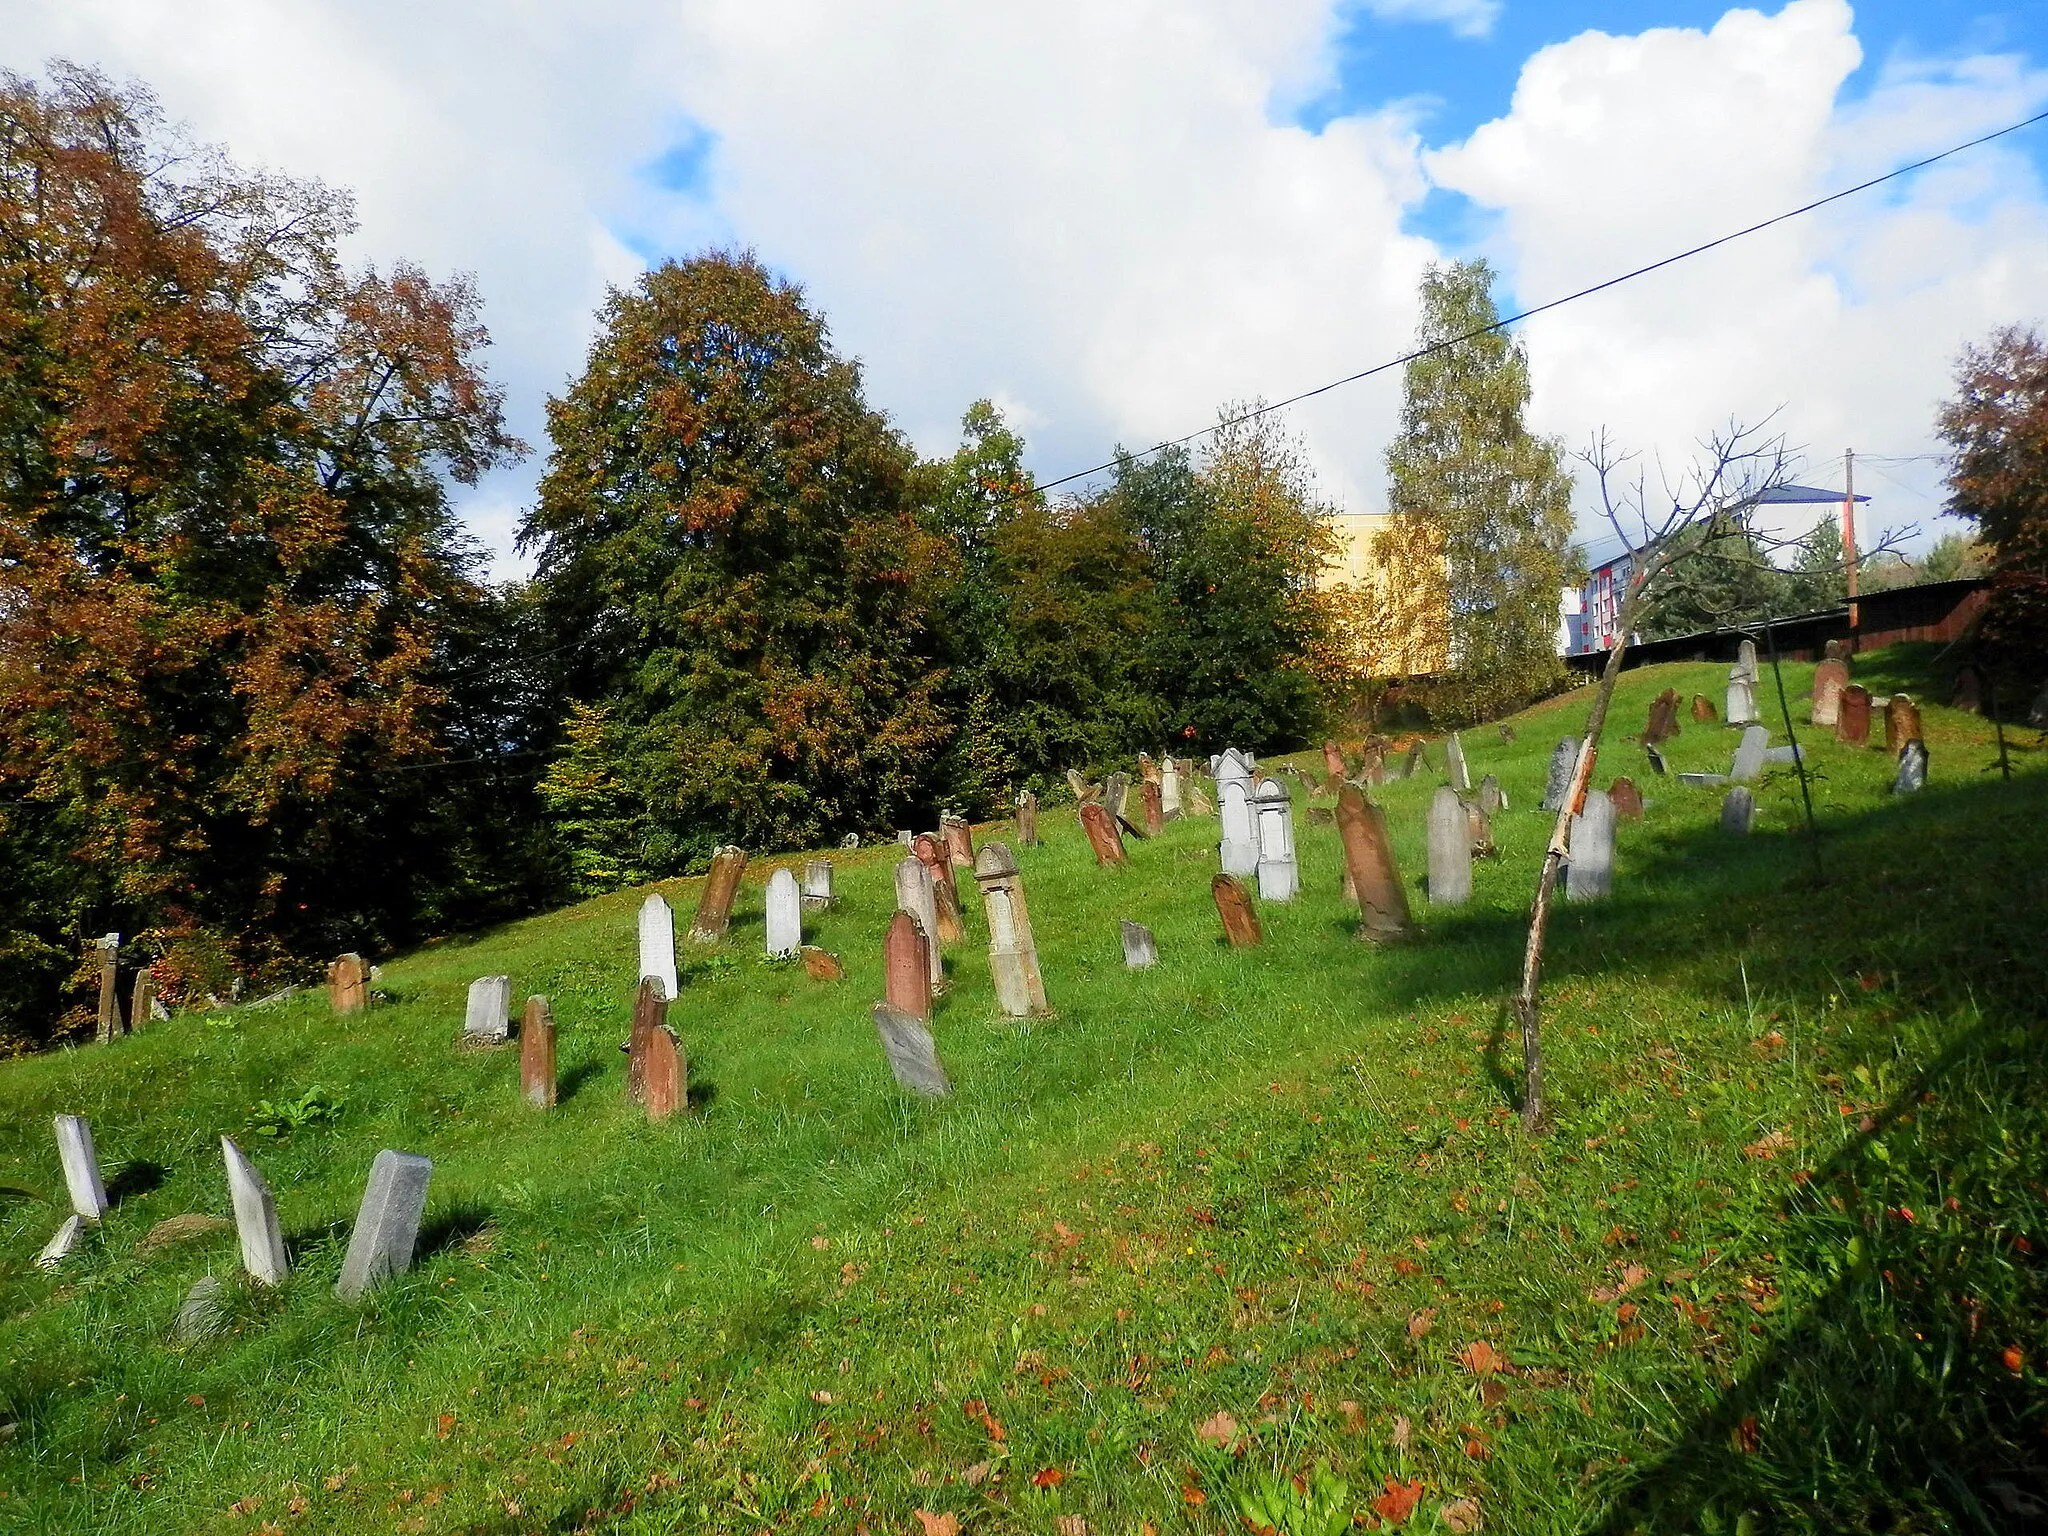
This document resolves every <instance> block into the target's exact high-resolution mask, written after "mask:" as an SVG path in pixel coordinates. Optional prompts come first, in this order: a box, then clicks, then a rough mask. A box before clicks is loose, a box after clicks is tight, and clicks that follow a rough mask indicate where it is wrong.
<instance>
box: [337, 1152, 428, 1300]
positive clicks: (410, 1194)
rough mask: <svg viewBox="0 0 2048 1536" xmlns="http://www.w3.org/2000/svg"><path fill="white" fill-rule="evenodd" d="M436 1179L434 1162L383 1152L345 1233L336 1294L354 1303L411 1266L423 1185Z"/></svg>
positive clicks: (424, 1202) (422, 1207) (423, 1202)
mask: <svg viewBox="0 0 2048 1536" xmlns="http://www.w3.org/2000/svg"><path fill="white" fill-rule="evenodd" d="M433 1176H434V1164H433V1161H432V1159H430V1158H425V1157H421V1156H419V1155H417V1154H416V1153H412V1152H393V1151H391V1150H390V1149H388V1148H387V1149H386V1150H384V1151H382V1152H379V1153H378V1154H377V1159H376V1161H375V1162H373V1163H371V1164H370V1181H369V1183H368V1185H367V1186H366V1187H365V1188H364V1190H363V1203H362V1206H361V1208H360V1209H358V1210H357V1212H356V1225H355V1230H354V1231H353V1232H351V1233H350V1234H349V1239H348V1255H347V1257H345V1258H344V1259H343V1260H342V1261H341V1278H340V1279H339V1280H338V1281H336V1282H335V1285H334V1294H335V1295H337V1296H339V1297H341V1299H342V1300H344V1301H354V1300H355V1299H356V1298H357V1297H359V1296H361V1295H363V1294H364V1293H365V1292H366V1291H368V1290H369V1289H370V1287H371V1286H373V1285H376V1284H378V1283H379V1282H381V1281H383V1280H386V1279H389V1278H390V1277H391V1276H393V1275H402V1274H404V1273H405V1272H406V1271H407V1270H408V1269H411V1268H412V1250H413V1245H414V1244H415V1243H417V1242H418V1241H419V1236H420V1218H421V1217H423V1216H424V1215H426V1213H427V1182H428V1181H429V1180H430V1179H432V1178H433Z"/></svg>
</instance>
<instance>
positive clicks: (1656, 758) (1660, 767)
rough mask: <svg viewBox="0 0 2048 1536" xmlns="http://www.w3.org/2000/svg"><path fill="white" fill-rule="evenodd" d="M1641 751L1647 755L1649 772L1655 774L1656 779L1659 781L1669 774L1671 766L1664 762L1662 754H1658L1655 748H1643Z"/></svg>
mask: <svg viewBox="0 0 2048 1536" xmlns="http://www.w3.org/2000/svg"><path fill="white" fill-rule="evenodd" d="M1643 751H1644V752H1645V753H1647V754H1648V755H1649V759H1650V771H1651V772H1652V773H1654V774H1656V775H1657V777H1659V778H1660V779H1661V778H1663V777H1664V776H1665V775H1667V774H1668V773H1670V772H1671V765H1670V764H1669V763H1667V762H1665V761H1664V754H1663V753H1662V752H1659V751H1658V750H1657V749H1656V748H1655V747H1645V748H1643Z"/></svg>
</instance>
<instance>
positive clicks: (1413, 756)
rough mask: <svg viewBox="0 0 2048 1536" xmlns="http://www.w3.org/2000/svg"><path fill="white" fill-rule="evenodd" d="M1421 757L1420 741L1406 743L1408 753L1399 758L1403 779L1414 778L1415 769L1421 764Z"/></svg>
mask: <svg viewBox="0 0 2048 1536" xmlns="http://www.w3.org/2000/svg"><path fill="white" fill-rule="evenodd" d="M1422 757H1423V748H1422V743H1421V742H1419V741H1413V742H1410V743H1409V744H1408V755H1407V756H1406V757H1404V758H1402V759H1401V777H1402V778H1404V779H1412V778H1414V777H1415V770H1416V769H1418V768H1420V767H1421V766H1422Z"/></svg>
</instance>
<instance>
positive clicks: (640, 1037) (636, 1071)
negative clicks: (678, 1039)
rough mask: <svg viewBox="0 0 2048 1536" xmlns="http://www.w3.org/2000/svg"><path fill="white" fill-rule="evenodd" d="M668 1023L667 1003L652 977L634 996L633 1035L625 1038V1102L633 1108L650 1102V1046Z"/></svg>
mask: <svg viewBox="0 0 2048 1536" xmlns="http://www.w3.org/2000/svg"><path fill="white" fill-rule="evenodd" d="M667 1022H668V999H667V998H665V997H663V996H662V994H661V982H660V980H659V979H657V978H656V977H653V976H649V977H647V978H646V979H645V980H643V981H642V982H641V983H640V990H639V992H638V993H636V994H635V995H634V998H633V1032H632V1034H631V1035H629V1036H627V1038H626V1098H627V1099H628V1100H629V1101H630V1102H632V1103H634V1104H645V1103H646V1102H647V1048H648V1042H649V1041H651V1040H652V1039H653V1038H654V1032H655V1031H656V1030H657V1029H660V1028H662V1027H663V1026H664V1025H665V1024H667Z"/></svg>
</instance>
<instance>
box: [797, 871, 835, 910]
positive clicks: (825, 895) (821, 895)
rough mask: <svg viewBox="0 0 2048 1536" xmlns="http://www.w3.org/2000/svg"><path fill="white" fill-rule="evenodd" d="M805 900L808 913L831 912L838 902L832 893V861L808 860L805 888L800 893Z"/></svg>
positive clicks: (804, 907)
mask: <svg viewBox="0 0 2048 1536" xmlns="http://www.w3.org/2000/svg"><path fill="white" fill-rule="evenodd" d="M799 894H800V895H801V896H802V898H803V909H804V910H805V911H806V912H826V911H830V910H831V908H832V907H833V905H834V904H835V902H836V898H835V897H834V895H833V893H832V861H831V860H830V859H806V860H805V861H804V878H803V886H802V889H801V891H800V893H799Z"/></svg>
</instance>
